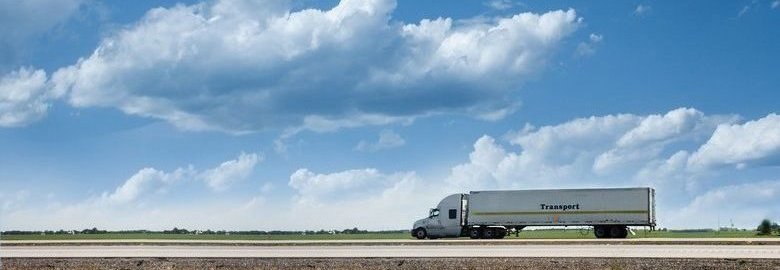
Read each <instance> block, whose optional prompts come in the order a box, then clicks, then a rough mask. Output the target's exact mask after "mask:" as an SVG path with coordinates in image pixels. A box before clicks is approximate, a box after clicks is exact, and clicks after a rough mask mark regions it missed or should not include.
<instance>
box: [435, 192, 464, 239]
mask: <svg viewBox="0 0 780 270" xmlns="http://www.w3.org/2000/svg"><path fill="white" fill-rule="evenodd" d="M462 196H463V194H453V195H450V196H447V197H446V198H444V199H443V200H441V202H440V203H439V207H438V209H439V211H440V214H439V222H440V224H441V230H442V231H441V233H440V235H441V236H443V237H457V236H460V232H461V228H462V227H461V219H462V217H461V213H462V212H461V211H462V207H461V204H462Z"/></svg>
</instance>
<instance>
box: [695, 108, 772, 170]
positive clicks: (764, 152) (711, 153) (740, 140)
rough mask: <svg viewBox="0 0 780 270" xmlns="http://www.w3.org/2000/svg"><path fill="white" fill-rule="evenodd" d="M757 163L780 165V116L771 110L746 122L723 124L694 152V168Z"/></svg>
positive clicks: (739, 165) (741, 165)
mask: <svg viewBox="0 0 780 270" xmlns="http://www.w3.org/2000/svg"><path fill="white" fill-rule="evenodd" d="M756 164H759V165H760V164H770V165H778V164H780V116H778V115H777V114H774V113H771V114H769V115H767V116H766V117H763V118H760V119H758V120H753V121H748V122H746V123H744V124H721V125H719V126H718V128H717V129H716V130H715V133H713V134H712V137H711V138H710V139H709V140H708V141H707V143H705V144H704V145H702V146H701V147H700V148H699V149H698V150H696V152H694V153H693V154H692V155H691V157H690V159H688V165H689V166H691V167H693V168H702V167H712V166H722V165H735V166H737V167H744V166H748V165H756Z"/></svg>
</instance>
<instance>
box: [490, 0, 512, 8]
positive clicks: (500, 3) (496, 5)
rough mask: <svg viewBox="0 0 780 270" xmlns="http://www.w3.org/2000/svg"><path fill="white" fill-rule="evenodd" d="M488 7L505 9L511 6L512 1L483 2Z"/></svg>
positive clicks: (492, 0)
mask: <svg viewBox="0 0 780 270" xmlns="http://www.w3.org/2000/svg"><path fill="white" fill-rule="evenodd" d="M485 5H487V6H488V7H490V8H492V9H495V10H507V9H509V8H511V7H512V6H513V5H514V3H512V1H511V0H491V1H488V2H486V3H485Z"/></svg>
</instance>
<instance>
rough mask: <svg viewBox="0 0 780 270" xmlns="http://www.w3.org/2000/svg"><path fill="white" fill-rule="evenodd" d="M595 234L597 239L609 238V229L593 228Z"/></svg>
mask: <svg viewBox="0 0 780 270" xmlns="http://www.w3.org/2000/svg"><path fill="white" fill-rule="evenodd" d="M593 234H595V235H596V238H607V228H606V227H605V226H593Z"/></svg>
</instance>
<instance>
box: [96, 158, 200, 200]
mask: <svg viewBox="0 0 780 270" xmlns="http://www.w3.org/2000/svg"><path fill="white" fill-rule="evenodd" d="M193 175H195V170H194V169H193V168H192V166H190V167H187V168H178V169H176V170H175V171H173V172H172V173H166V172H164V171H160V170H157V169H154V168H143V169H141V170H139V171H138V172H137V173H136V174H134V175H133V176H131V177H130V178H129V179H127V181H125V183H124V184H122V185H121V186H119V187H117V188H116V190H114V192H113V193H110V194H109V193H103V196H102V198H103V199H104V200H107V201H109V202H113V203H128V202H131V201H134V200H135V199H137V198H138V197H139V196H142V195H144V193H148V192H155V191H159V190H161V188H164V187H165V186H168V185H172V184H174V183H176V182H180V181H183V180H184V179H185V178H190V177H192V176H193Z"/></svg>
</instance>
